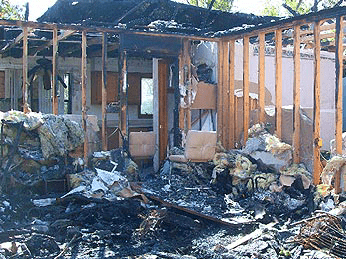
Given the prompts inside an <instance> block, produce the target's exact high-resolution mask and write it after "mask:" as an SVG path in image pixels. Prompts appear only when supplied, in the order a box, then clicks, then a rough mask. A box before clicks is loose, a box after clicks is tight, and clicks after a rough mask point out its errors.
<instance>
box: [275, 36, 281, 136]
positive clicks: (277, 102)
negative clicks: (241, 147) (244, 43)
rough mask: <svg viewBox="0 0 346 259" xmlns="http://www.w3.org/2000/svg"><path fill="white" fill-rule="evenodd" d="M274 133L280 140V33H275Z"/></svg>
mask: <svg viewBox="0 0 346 259" xmlns="http://www.w3.org/2000/svg"><path fill="white" fill-rule="evenodd" d="M275 132H276V135H277V136H278V138H280V139H281V138H282V31H281V30H277V31H276V32H275Z"/></svg>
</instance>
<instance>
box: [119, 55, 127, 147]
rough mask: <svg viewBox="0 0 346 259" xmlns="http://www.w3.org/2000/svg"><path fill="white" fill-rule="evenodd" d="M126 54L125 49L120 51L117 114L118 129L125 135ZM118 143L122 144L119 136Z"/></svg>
mask: <svg viewBox="0 0 346 259" xmlns="http://www.w3.org/2000/svg"><path fill="white" fill-rule="evenodd" d="M126 60H127V55H126V51H125V50H122V51H121V53H120V65H121V69H120V77H119V87H120V105H121V109H120V116H119V124H120V125H119V129H120V130H121V132H122V134H124V136H125V137H127V120H126V118H127V61H126ZM119 140H120V142H119V143H120V145H121V146H122V145H123V144H124V143H123V140H122V138H121V136H120V139H119Z"/></svg>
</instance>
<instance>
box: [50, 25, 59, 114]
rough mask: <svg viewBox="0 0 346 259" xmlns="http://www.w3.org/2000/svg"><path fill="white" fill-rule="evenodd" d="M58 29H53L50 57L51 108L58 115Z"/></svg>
mask: <svg viewBox="0 0 346 259" xmlns="http://www.w3.org/2000/svg"><path fill="white" fill-rule="evenodd" d="M58 44H59V43H58V29H57V28H55V29H53V57H52V65H53V71H52V96H53V97H52V108H53V114H55V115H58V113H59V106H58V96H57V90H58V89H57V86H58V83H57V82H58V80H57V79H58V73H57V71H58V68H57V61H58Z"/></svg>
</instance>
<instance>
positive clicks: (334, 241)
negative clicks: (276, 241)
mask: <svg viewBox="0 0 346 259" xmlns="http://www.w3.org/2000/svg"><path fill="white" fill-rule="evenodd" d="M294 225H301V229H300V232H299V234H298V235H297V236H296V237H295V238H294V242H296V243H299V244H301V245H304V247H305V248H313V249H317V250H321V249H324V250H325V249H327V250H328V251H329V253H330V254H332V255H335V256H337V257H341V258H346V234H345V231H344V230H343V229H342V227H341V220H340V219H339V218H338V217H336V216H333V215H330V214H328V213H323V212H322V213H320V214H318V215H316V216H315V217H312V218H309V219H305V220H302V221H299V222H296V223H295V224H294Z"/></svg>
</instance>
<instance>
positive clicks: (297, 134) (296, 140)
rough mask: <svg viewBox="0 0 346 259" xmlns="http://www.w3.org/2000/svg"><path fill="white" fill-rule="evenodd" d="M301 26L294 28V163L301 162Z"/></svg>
mask: <svg viewBox="0 0 346 259" xmlns="http://www.w3.org/2000/svg"><path fill="white" fill-rule="evenodd" d="M299 33H300V26H299V25H295V26H294V36H293V38H294V49H293V62H294V76H293V141H292V142H293V162H294V163H299V162H300V34H299Z"/></svg>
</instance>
